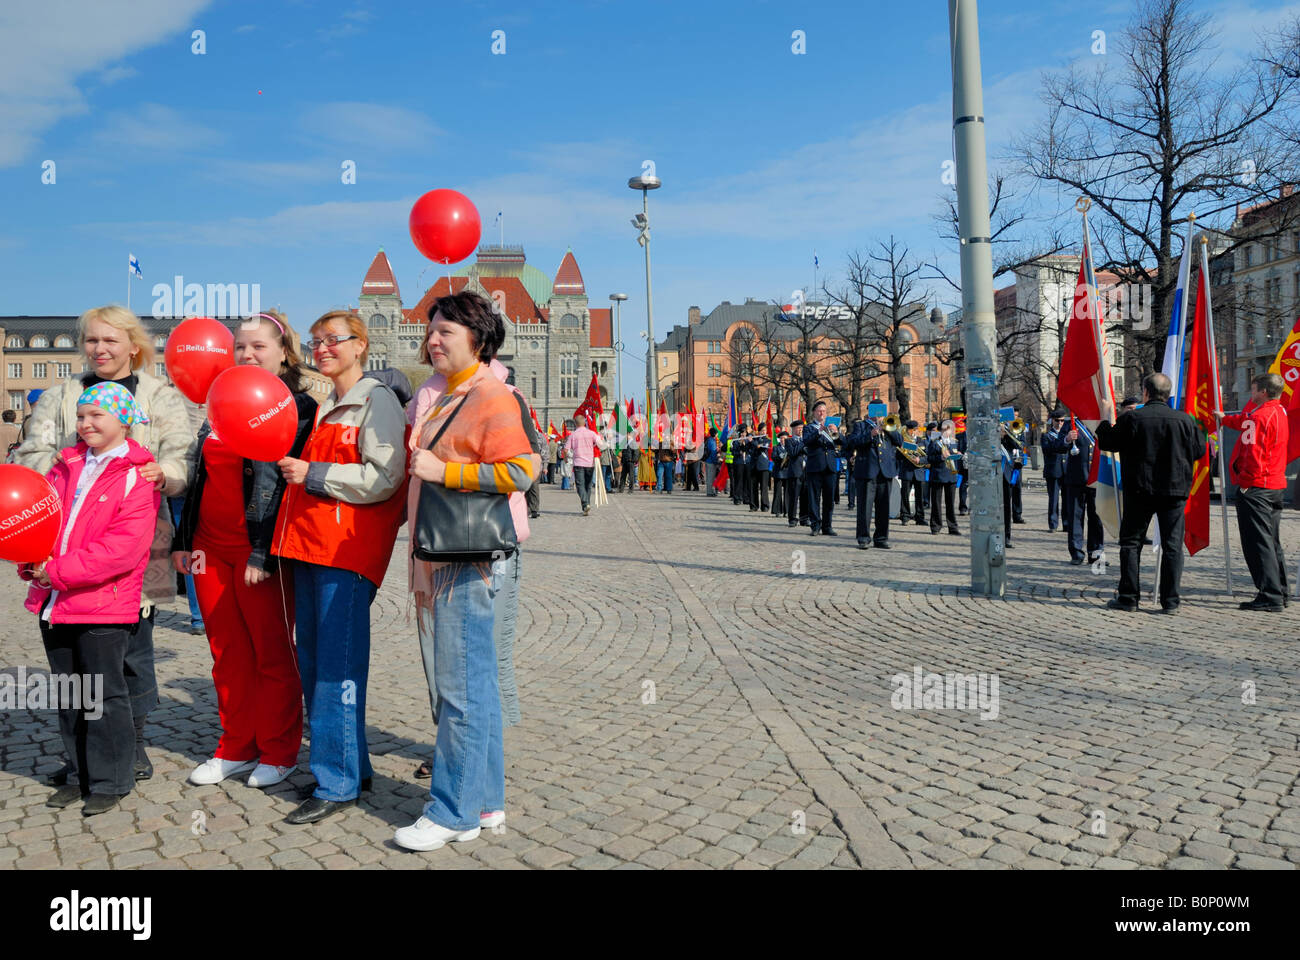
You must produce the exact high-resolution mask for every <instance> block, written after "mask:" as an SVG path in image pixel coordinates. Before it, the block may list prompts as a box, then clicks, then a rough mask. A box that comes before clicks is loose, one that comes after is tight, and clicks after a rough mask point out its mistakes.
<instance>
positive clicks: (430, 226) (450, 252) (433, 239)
mask: <svg viewBox="0 0 1300 960" xmlns="http://www.w3.org/2000/svg"><path fill="white" fill-rule="evenodd" d="M482 232H483V225H482V224H481V223H480V222H479V218H478V210H476V209H475V208H474V204H472V203H470V202H469V197H467V196H465V195H464V194H463V193H457V192H456V191H455V190H430V191H429V192H428V193H426V194H425V195H424V196H422V197H421V198H420V199H419V200H416V201H415V206H413V207H411V240H413V241H414V242H415V246H416V249H418V250H419V251H420V252H421V253H422V254H424V255H425V256H426V257H428V258H429V259H430V260H432V261H433V262H434V263H459V262H460V261H461V260H464V259H465V258H466V257H468V256H469V255H470V254H471V253H473V252H474V248H475V247H477V246H478V241H479V236H480V235H481V234H482Z"/></svg>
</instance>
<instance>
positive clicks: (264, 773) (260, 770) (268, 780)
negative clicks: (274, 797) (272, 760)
mask: <svg viewBox="0 0 1300 960" xmlns="http://www.w3.org/2000/svg"><path fill="white" fill-rule="evenodd" d="M297 769H298V765H297V764H296V763H295V764H291V765H289V766H287V767H273V766H271V765H270V764H269V763H259V764H258V765H257V769H256V770H254V771H253V772H252V773H251V774H250V775H249V777H248V785H249V786H250V787H273V786H275V785H276V784H277V783H279V782H280V781H282V780H283V779H284V778H285V777H287V776H289V774H291V773H293V772H294V771H295V770H297Z"/></svg>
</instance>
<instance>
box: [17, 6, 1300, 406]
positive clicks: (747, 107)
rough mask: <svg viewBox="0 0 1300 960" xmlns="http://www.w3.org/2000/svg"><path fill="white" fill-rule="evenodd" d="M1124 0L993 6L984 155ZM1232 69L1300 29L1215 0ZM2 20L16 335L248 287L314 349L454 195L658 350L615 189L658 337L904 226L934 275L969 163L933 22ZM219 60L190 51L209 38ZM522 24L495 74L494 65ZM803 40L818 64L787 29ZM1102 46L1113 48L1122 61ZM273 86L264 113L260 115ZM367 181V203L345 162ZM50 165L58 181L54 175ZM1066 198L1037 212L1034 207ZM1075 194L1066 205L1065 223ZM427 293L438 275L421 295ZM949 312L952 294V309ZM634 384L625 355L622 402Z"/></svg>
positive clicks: (359, 11)
mask: <svg viewBox="0 0 1300 960" xmlns="http://www.w3.org/2000/svg"><path fill="white" fill-rule="evenodd" d="M1132 6H1133V5H1132V3H1130V2H1120V3H1104V2H1103V3H1094V4H1091V5H1088V7H1087V10H1088V13H1087V15H1086V17H1082V18H1081V17H1080V15H1079V10H1080V7H1079V5H1078V4H1077V3H1071V2H1057V0H1041V2H1021V0H1016V2H992V0H986V2H985V3H984V4H983V5H982V9H981V33H982V37H981V46H982V57H983V67H984V82H985V112H986V115H987V117H988V136H989V147H990V154H991V156H990V161H991V163H993V164H994V165H996V161H997V157H998V156H999V154H1000V153H1001V152H1002V151H1004V150H1005V148H1006V145H1007V143H1008V141H1009V139H1010V137H1011V136H1012V135H1014V134H1015V133H1016V132H1017V131H1019V130H1021V129H1023V128H1024V127H1025V126H1027V125H1028V124H1030V123H1032V122H1033V120H1034V119H1035V118H1036V117H1037V116H1038V115H1039V110H1040V108H1039V104H1038V99H1037V97H1038V89H1039V78H1040V75H1041V72H1042V71H1043V70H1048V69H1058V68H1061V67H1064V66H1066V65H1067V64H1068V63H1069V62H1070V61H1072V60H1074V59H1079V58H1084V57H1088V56H1090V53H1089V46H1090V44H1091V37H1092V32H1093V31H1094V30H1098V29H1100V30H1105V31H1106V32H1107V34H1108V36H1109V37H1111V38H1117V37H1118V35H1119V33H1120V31H1121V29H1122V27H1123V25H1124V23H1125V21H1126V19H1127V18H1128V16H1129V14H1130V12H1131V10H1132ZM1200 6H1201V8H1202V9H1203V10H1204V11H1206V12H1208V13H1210V14H1212V15H1213V16H1214V17H1215V20H1216V24H1217V25H1218V27H1219V29H1220V31H1221V43H1222V45H1223V48H1224V50H1225V52H1226V53H1227V54H1228V55H1229V56H1230V57H1231V56H1238V55H1241V54H1242V53H1243V52H1245V51H1248V50H1250V49H1252V48H1253V46H1254V44H1255V35H1256V32H1257V31H1258V30H1261V29H1268V28H1270V27H1272V26H1273V25H1275V24H1276V23H1277V22H1278V21H1279V20H1280V19H1281V17H1282V16H1283V15H1284V14H1286V13H1293V12H1295V11H1296V10H1297V9H1300V4H1296V3H1284V2H1274V0H1255V2H1251V0H1230V2H1218V3H1212V2H1205V3H1202V4H1200ZM10 7H11V9H6V10H5V11H3V12H0V131H3V132H0V285H2V286H0V289H3V291H4V293H3V300H2V301H0V314H44V313H56V314H58V313H66V314H75V313H79V312H81V311H82V310H84V309H86V308H87V307H89V306H93V305H96V304H100V303H104V302H109V301H119V302H120V301H121V300H123V299H124V298H125V293H126V257H127V253H128V251H130V252H133V253H135V255H136V256H137V257H138V258H139V260H140V263H141V266H142V268H143V270H144V274H145V279H144V281H139V280H137V281H136V285H135V287H134V292H133V294H132V297H133V299H132V306H133V307H134V308H135V309H136V310H137V312H140V313H148V308H149V303H150V301H151V297H150V288H151V287H152V285H153V284H154V283H156V282H166V283H170V282H171V280H172V277H173V276H174V275H176V274H180V275H182V276H183V277H184V278H185V280H186V281H187V282H198V283H249V284H251V283H258V284H260V287H261V296H262V302H263V304H264V305H275V304H279V305H281V306H282V307H283V309H285V310H286V311H287V312H288V314H289V318H290V322H291V323H293V324H294V326H295V327H297V328H298V329H299V330H300V331H302V330H304V329H305V328H306V326H307V325H308V324H309V323H310V321H311V320H313V319H315V317H316V316H318V315H319V314H320V313H322V312H324V311H325V310H326V309H329V308H330V307H333V306H338V305H342V304H348V303H351V304H355V303H356V301H357V296H358V294H359V291H360V285H361V278H362V275H363V274H364V272H365V269H366V267H367V265H368V264H369V262H370V259H371V258H372V257H373V255H374V253H375V251H376V249H377V248H378V247H379V246H380V245H382V246H384V248H385V250H386V251H387V252H388V254H389V257H390V259H391V260H392V263H393V265H394V267H395V269H396V272H397V278H398V283H399V285H400V287H401V289H402V293H403V300H404V302H405V304H406V305H407V306H411V305H412V304H414V302H415V301H416V299H418V296H419V293H420V290H419V288H418V287H417V283H416V281H417V277H419V275H420V272H421V270H423V269H424V267H425V266H427V261H424V260H423V258H422V257H421V256H420V255H419V253H418V252H417V251H416V250H415V249H414V247H413V246H412V244H411V241H410V238H409V235H408V234H407V227H406V217H407V213H408V212H409V209H410V206H411V203H412V202H413V201H414V200H415V198H416V197H418V196H419V195H420V194H421V193H423V192H424V191H426V190H430V189H433V188H436V187H450V188H453V189H457V190H460V191H462V192H464V193H466V194H467V195H468V196H469V197H470V199H471V200H473V201H474V202H475V204H476V205H477V206H478V208H479V211H480V213H481V214H482V217H483V221H484V236H485V239H486V240H491V241H493V242H495V240H496V239H497V236H498V233H497V229H496V227H495V226H494V223H493V221H494V217H495V215H496V212H497V211H498V210H503V211H504V213H505V239H506V242H507V243H522V244H523V245H524V247H525V250H526V252H527V255H528V259H529V261H530V262H531V263H533V264H535V265H536V266H538V267H539V268H541V269H542V270H544V271H545V272H547V273H548V274H553V273H554V271H555V270H556V268H557V267H558V266H559V262H560V259H561V257H562V256H563V255H564V251H565V249H566V247H569V246H571V247H572V248H573V250H574V253H575V255H576V257H577V258H578V263H579V265H580V267H581V269H582V271H583V276H584V278H585V280H586V282H587V286H588V293H589V295H590V297H591V302H592V305H593V306H607V305H608V301H607V299H606V297H607V295H608V294H609V293H612V292H615V291H624V292H626V293H628V294H629V295H630V296H631V299H630V300H629V301H628V303H627V304H625V306H624V312H623V318H624V323H623V339H624V341H625V342H627V343H628V344H630V345H631V346H630V347H629V349H630V350H632V351H633V352H637V351H640V350H641V346H640V345H641V341H640V339H639V337H638V336H637V330H638V329H642V328H643V325H644V318H645V299H644V297H645V280H644V273H643V259H642V254H641V250H640V248H639V247H638V246H637V245H636V242H635V231H634V230H633V228H632V226H631V225H630V224H629V223H628V219H629V218H630V217H631V216H632V215H633V214H634V213H636V212H637V211H638V210H639V209H640V196H639V194H636V193H633V191H631V190H629V189H628V188H627V187H626V181H627V178H628V177H630V176H634V175H635V174H637V173H639V172H640V171H641V169H642V164H643V162H644V161H647V160H650V161H653V163H654V164H655V171H656V173H657V174H658V176H659V177H660V178H662V180H663V182H664V186H663V189H661V190H659V191H657V192H655V193H653V194H651V221H652V229H653V237H654V243H653V247H652V256H653V270H654V296H655V332H656V335H657V338H658V339H661V338H662V337H663V335H664V334H665V333H666V332H667V331H668V330H669V329H670V328H671V326H672V325H673V324H675V323H684V322H685V317H686V309H687V307H688V306H690V305H691V304H698V305H699V306H700V307H702V308H703V309H704V310H705V311H706V312H707V311H708V310H710V309H712V308H713V307H714V306H715V305H716V304H717V303H718V302H720V301H721V300H731V301H732V302H737V301H743V300H744V298H745V297H747V296H752V297H757V298H760V299H765V300H768V299H780V300H783V301H784V300H788V297H789V294H790V291H791V290H792V289H794V288H795V287H801V286H809V285H810V284H811V283H812V279H813V278H812V253H813V250H814V249H816V251H817V254H818V256H819V258H820V260H821V266H822V274H821V277H820V279H822V280H825V279H827V277H828V275H829V276H831V277H833V276H834V275H835V274H836V273H837V272H838V271H839V270H840V268H841V266H842V264H843V261H844V256H845V254H846V252H848V251H850V250H853V249H858V248H864V247H866V246H868V245H869V244H870V243H871V242H873V241H874V240H877V239H882V238H884V237H886V236H888V235H889V233H891V232H892V233H894V234H896V235H897V236H899V237H900V238H902V239H903V240H905V241H906V242H907V243H908V244H909V245H910V247H911V249H912V251H913V252H914V253H915V254H918V255H921V256H923V257H925V258H929V257H930V256H931V255H932V254H934V253H936V252H937V253H938V254H939V256H941V257H943V258H945V262H947V263H949V264H950V265H951V264H955V256H954V255H953V253H952V252H950V251H947V250H945V249H944V248H943V246H942V245H941V242H940V240H939V238H938V236H937V234H936V231H935V226H934V223H933V220H932V217H933V215H934V214H935V212H936V211H937V210H939V209H940V207H941V199H940V198H941V197H942V195H943V192H944V191H945V190H947V189H949V188H947V187H945V186H944V185H943V184H942V183H941V173H942V166H943V162H944V161H945V160H947V159H950V157H951V147H950V143H951V140H950V119H951V113H950V111H951V106H950V100H949V97H950V83H951V80H950V74H949V66H948V34H947V31H948V24H947V15H946V4H943V3H941V2H937V0H930V2H925V3H879V2H874V0H873V2H857V3H816V2H805V3H791V2H762V0H749V2H743V3H733V2H708V3H699V2H695V3H681V2H662V3H655V4H636V3H630V2H564V3H555V2H540V0H539V2H533V3H508V2H501V0H494V2H491V3H486V2H463V3H436V4H429V3H415V2H393V0H384V2H378V0H358V2H345V3H332V2H324V0H279V2H264V3H263V2H233V0H231V2H217V0H132V2H129V3H128V2H109V0H46V2H44V3H41V4H36V5H32V4H24V5H16V4H15V5H10ZM196 29H201V30H203V31H204V32H205V44H206V52H205V53H204V54H203V55H196V54H195V53H193V52H192V45H193V43H194V41H193V40H192V38H191V34H192V31H193V30H196ZM494 30H503V31H505V44H506V52H505V54H504V55H494V54H493V53H492V52H491V47H492V33H493V31H494ZM795 30H802V31H803V32H804V34H805V37H806V50H807V52H806V53H805V54H802V55H796V54H794V53H793V52H792V50H791V46H792V43H793V42H794V41H793V40H792V38H791V34H792V33H793V32H794V31H795ZM1111 42H1112V44H1113V42H1114V39H1112V41H1111ZM259 91H260V92H259ZM347 160H351V161H354V162H355V163H356V170H357V174H356V183H355V184H353V185H345V184H343V183H342V182H341V178H340V174H341V164H342V163H343V162H344V161H347ZM46 161H53V162H54V164H55V167H54V170H55V176H56V182H55V183H54V184H52V185H51V184H43V183H42V182H41V176H42V170H43V167H42V164H43V163H45V162H46ZM1054 202H1055V201H1054V200H1047V201H1046V203H1047V205H1048V208H1047V210H1046V213H1047V214H1048V215H1051V214H1053V213H1054V212H1055V211H1054V210H1052V209H1051V205H1052V204H1053V203H1054ZM1072 202H1073V198H1070V200H1069V202H1068V203H1066V204H1063V206H1064V207H1065V208H1067V209H1068V207H1069V206H1071V205H1072ZM438 269H440V268H437V267H435V268H432V269H430V270H428V272H426V273H425V274H424V276H423V284H422V285H421V286H427V285H428V284H429V283H431V282H432V280H433V278H434V277H435V276H436V275H437V273H436V271H437V270H438ZM934 297H935V299H936V302H938V303H939V304H940V305H943V306H945V308H947V307H951V306H952V305H954V300H955V298H954V296H953V294H952V292H951V291H950V290H948V289H946V288H945V287H943V286H942V285H940V284H937V283H936V284H935V285H934ZM642 369H643V368H642V367H641V366H640V365H639V364H638V362H637V361H636V360H634V359H631V358H626V357H625V358H624V382H625V389H629V390H634V389H636V388H637V384H638V382H639V380H640V378H641V372H640V371H641V370H642Z"/></svg>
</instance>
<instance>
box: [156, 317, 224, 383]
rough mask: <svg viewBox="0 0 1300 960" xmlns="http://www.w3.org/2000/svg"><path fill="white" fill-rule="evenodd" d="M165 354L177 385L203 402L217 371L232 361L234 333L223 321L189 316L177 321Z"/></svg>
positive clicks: (169, 372)
mask: <svg viewBox="0 0 1300 960" xmlns="http://www.w3.org/2000/svg"><path fill="white" fill-rule="evenodd" d="M164 356H165V358H166V360H167V373H168V374H170V375H171V378H172V383H174V384H176V389H177V390H179V391H180V392H181V393H183V394H185V396H187V397H189V399H191V400H193V401H194V402H195V403H202V402H203V401H204V400H206V399H207V396H208V389H209V388H210V387H211V386H212V381H213V380H215V379H217V375H218V374H219V373H221V371H223V370H229V369H230V368H231V367H233V366H234V365H235V337H234V334H232V333H231V332H230V331H229V330H228V329H226V325H225V324H224V323H219V322H218V321H216V320H213V319H211V318H209V317H191V318H190V319H188V320H183V321H181V322H180V323H178V324H177V325H176V329H175V330H173V331H172V335H171V336H170V337H168V338H167V350H166V351H165V353H164Z"/></svg>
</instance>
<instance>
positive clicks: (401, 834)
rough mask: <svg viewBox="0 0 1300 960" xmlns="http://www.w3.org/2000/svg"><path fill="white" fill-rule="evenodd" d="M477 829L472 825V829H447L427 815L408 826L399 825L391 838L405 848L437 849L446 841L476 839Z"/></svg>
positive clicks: (458, 841) (462, 841)
mask: <svg viewBox="0 0 1300 960" xmlns="http://www.w3.org/2000/svg"><path fill="white" fill-rule="evenodd" d="M479 829H480V828H479V827H474V828H473V829H472V830H448V829H447V828H446V827H440V826H438V825H437V824H436V823H434V822H433V821H432V820H430V819H429V818H428V817H421V818H420V819H419V820H416V821H415V823H413V824H411V825H410V826H409V827H399V828H398V830H397V832H396V833H394V834H393V840H394V841H395V842H396V843H397V845H398V846H399V847H405V848H406V849H407V850H437V849H438V848H439V847H441V846H443V845H445V844H446V843H448V842H453V843H464V842H465V841H466V840H476V839H478V835H479Z"/></svg>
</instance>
